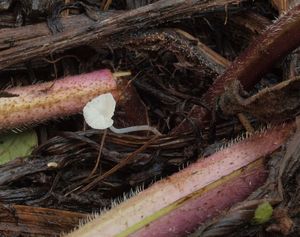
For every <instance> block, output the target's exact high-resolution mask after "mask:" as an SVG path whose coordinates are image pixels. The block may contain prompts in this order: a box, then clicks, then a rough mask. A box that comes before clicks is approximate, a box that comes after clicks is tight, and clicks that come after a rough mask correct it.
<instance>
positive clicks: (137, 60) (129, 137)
mask: <svg viewBox="0 0 300 237" xmlns="http://www.w3.org/2000/svg"><path fill="white" fill-rule="evenodd" d="M299 22H300V5H299V4H297V2H296V1H277V0H268V1H265V0H256V1H252V0H205V1H202V0H194V1H188V0H118V1H116V0H100V1H98V0H97V1H96V0H80V1H79V0H43V1H37V0H26V1H19V0H6V1H1V2H0V75H1V81H0V130H1V134H0V135H1V136H0V137H5V136H7V135H6V133H7V132H15V134H14V137H13V139H12V140H13V141H14V143H13V144H25V143H26V144H27V143H28V144H29V141H28V142H27V141H26V142H25V141H24V138H23V136H22V134H24V132H25V133H26V132H28V131H32V132H33V134H34V135H35V142H34V143H33V142H30V148H29V145H28V147H27V146H26V152H24V153H20V154H19V153H18V154H17V153H15V152H16V151H18V150H19V149H21V148H22V147H21V146H20V145H11V146H8V147H9V148H6V145H7V143H8V142H4V143H3V144H0V146H1V148H2V147H4V148H3V149H4V151H3V153H2V151H1V154H11V155H10V156H11V157H9V161H8V162H4V163H3V164H1V165H0V173H1V175H0V209H1V210H2V212H3V215H2V216H3V217H1V218H0V235H1V236H2V235H3V236H57V235H59V234H63V233H67V232H70V231H71V230H72V229H74V228H75V227H76V226H77V225H78V223H79V222H80V221H83V222H89V221H90V220H91V219H94V217H95V215H94V214H95V213H97V214H96V216H98V214H99V213H105V212H107V211H108V210H111V211H108V212H107V213H108V214H107V215H111V214H110V213H117V211H114V208H116V206H117V205H118V204H120V203H122V202H124V201H125V202H124V203H127V202H126V200H127V199H129V198H131V197H132V196H136V197H135V198H133V199H132V200H131V201H130V200H129V202H128V203H130V202H132V203H133V204H132V205H131V206H133V207H134V205H135V201H134V200H137V199H138V197H146V198H151V197H152V196H151V195H149V196H148V195H146V194H147V192H151V188H152V189H153V187H154V188H155V187H156V185H160V183H168V182H167V180H172V179H173V177H175V178H174V179H175V181H176V179H178V180H179V178H176V177H182V176H181V175H182V174H185V172H187V170H189V169H192V167H193V166H194V165H196V164H198V163H201V164H205V163H206V162H208V163H209V162H211V159H212V158H213V157H215V156H217V155H218V154H225V153H226V152H227V151H231V152H232V153H233V155H232V157H236V159H237V161H236V162H243V161H245V162H246V161H247V158H249V157H250V156H251V155H250V154H252V155H253V154H257V156H259V155H261V154H263V155H262V156H263V157H256V159H257V160H259V161H260V163H259V164H258V163H255V164H256V166H255V165H254V166H251V167H252V168H251V169H250V168H249V167H248V166H247V167H248V168H249V169H248V168H245V169H244V170H241V171H240V173H239V174H240V175H242V176H243V175H245V178H244V179H243V178H242V177H240V176H238V178H237V179H238V180H240V178H241V180H242V179H243V181H241V182H240V183H243V184H245V185H244V186H245V187H246V186H247V190H248V191H249V192H248V191H247V192H246V191H245V193H243V189H239V190H238V191H239V192H236V195H237V196H238V197H239V198H230V195H233V193H234V189H233V188H232V187H235V186H236V185H237V183H239V182H238V181H236V180H237V179H233V178H232V177H231V176H230V174H227V173H226V174H225V175H224V176H222V177H221V176H220V177H219V176H218V174H222V172H223V173H224V172H225V171H226V170H221V171H220V173H218V172H217V170H212V171H211V172H209V173H208V171H207V170H205V168H203V170H201V171H199V172H203V173H205V172H206V173H205V174H207V177H208V178H209V179H210V180H211V179H212V177H214V175H215V176H216V177H218V178H216V179H217V180H214V181H213V183H219V184H220V183H221V184H224V185H219V186H218V187H217V186H213V185H212V184H211V183H210V184H207V186H205V185H204V187H202V189H199V190H202V191H203V193H205V195H206V194H207V197H209V198H206V199H205V198H204V199H203V200H205V201H203V200H202V199H201V198H202V197H204V196H205V195H204V194H203V193H202V191H201V193H202V194H203V195H202V194H201V195H200V196H199V197H200V199H201V200H202V202H203V203H204V204H203V206H204V205H207V206H210V207H215V206H214V204H216V205H217V204H218V205H221V204H222V203H225V201H226V200H227V199H228V200H230V202H226V203H229V204H228V205H227V204H226V205H223V206H222V205H221V206H220V208H219V206H218V208H219V209H218V211H216V212H213V213H214V214H213V215H211V213H210V212H209V210H215V209H214V208H205V207H203V206H201V207H200V208H198V207H197V208H190V209H188V208H187V209H184V208H186V207H190V206H189V205H194V204H191V203H192V201H191V200H192V199H193V198H194V196H193V194H194V193H197V192H199V193H200V191H199V190H194V191H192V194H191V193H189V194H184V195H183V196H182V197H180V200H177V199H176V200H175V196H174V197H173V196H172V198H174V200H173V199H172V198H169V197H170V195H172V192H170V193H168V192H166V193H164V197H163V198H160V199H161V200H172V201H170V202H171V203H168V207H170V206H172V207H173V206H176V207H177V204H178V203H181V204H182V205H181V204H180V205H181V206H180V205H179V206H180V207H179V206H178V209H176V210H175V209H174V210H173V209H168V211H166V209H163V207H161V208H162V209H160V210H157V211H158V213H164V214H163V215H161V216H159V218H158V216H157V219H155V218H154V219H151V220H150V221H149V219H147V220H142V222H143V223H146V222H147V221H148V222H147V225H145V226H142V225H141V226H139V227H136V226H134V228H136V229H135V232H131V233H132V235H134V236H143V234H144V233H150V232H151V230H152V229H151V228H154V229H155V227H156V226H157V223H159V224H160V227H159V228H156V229H157V231H158V232H156V231H155V232H154V231H152V232H153V233H155V236H156V237H158V236H176V233H181V234H180V235H186V236H188V235H189V234H191V236H199V237H200V236H201V237H202V236H298V235H299V233H300V231H299V230H300V227H299V226H300V220H299V206H298V203H299V200H298V199H299V195H298V189H299V185H298V183H299V182H298V181H297V179H298V175H297V173H299V169H300V168H299V164H298V163H299V162H298V158H299V157H298V156H299V155H298V154H299V147H300V146H299V128H298V127H297V126H299V125H296V127H297V129H296V131H295V132H294V133H292V131H294V127H295V125H294V124H295V121H296V124H297V119H296V118H297V116H299V113H300V104H299V101H300V80H299V76H300V75H299V73H300V60H299V59H300V56H299V46H300V33H299V32H300V31H299ZM104 72H106V73H108V74H109V78H106V77H105V78H106V79H105V80H102V81H101V78H100V77H102V76H103V75H104V74H103V73H104ZM108 74H107V75H108ZM91 75H92V77H90V76H91ZM101 75H102V76H101ZM117 75H119V77H118V76H117ZM120 75H122V76H120ZM76 78H77V79H76ZM116 78H117V79H116ZM78 81H81V83H82V84H80V85H78V84H77V82H78ZM106 82H107V83H106ZM103 93H112V95H113V96H114V98H115V99H116V108H115V111H114V115H113V117H112V120H113V123H114V124H113V125H114V126H115V127H116V128H128V127H130V128H132V127H133V128H135V131H134V132H133V133H130V134H118V133H116V130H114V129H112V130H100V129H99V130H98V129H92V128H90V127H89V125H88V124H87V123H86V122H85V120H84V118H83V115H82V112H83V108H84V106H85V105H86V104H87V103H88V102H89V101H91V100H92V99H93V98H95V97H97V96H99V95H100V94H103ZM53 98H54V99H55V100H53ZM90 115H91V116H92V117H93V114H90ZM97 118H98V117H97ZM98 119H99V118H98ZM110 122H111V121H110ZM136 128H139V129H136ZM141 128H148V130H149V128H150V131H147V130H143V129H141ZM29 129H30V130H29ZM151 131H155V134H153V133H152V132H151ZM270 131H273V132H274V133H276V134H277V133H278V134H279V133H280V134H281V133H282V134H284V139H283V140H280V142H278V140H276V139H277V137H278V136H275V135H274V136H272V135H268V134H270ZM271 133H272V132H271ZM265 137H268V139H266V140H264V138H265ZM289 137H290V139H289V141H288V142H286V140H287V139H288V138H289ZM252 139H253V140H252ZM0 140H1V139H0ZM37 140H38V141H37ZM249 141H251V142H249ZM24 142H25V143H24ZM252 142H253V143H252ZM256 143H257V144H258V145H259V149H261V150H260V152H258V153H259V154H258V153H255V152H254V151H255V149H257V148H258V146H256V148H255V147H253V144H256ZM266 144H272V149H271V150H270V151H267V148H268V146H267V145H266ZM31 145H32V146H34V145H36V146H35V148H34V149H33V147H32V146H31ZM15 146H17V147H15ZM27 148H28V149H27ZM242 148H243V149H244V150H247V155H245V154H246V153H243V155H240V154H242V153H241V152H243V150H241V149H242ZM273 148H274V149H273ZM12 150H13V151H12ZM28 151H29V152H28ZM251 151H252V152H251ZM1 154H0V160H1V159H4V158H5V157H4V155H1ZM226 154H227V153H226ZM226 154H225V155H222V157H221V158H220V159H221V160H222V158H224V159H225V158H226V157H227V156H226ZM20 155H21V156H23V155H24V156H25V157H19V156H20ZM266 155H268V156H266ZM245 156H246V157H245ZM241 157H244V158H243V159H245V160H239V159H242V158H241ZM251 157H252V156H251ZM249 159H250V158H249ZM236 162H233V164H235V163H236ZM252 165H253V164H252ZM228 166H229V167H230V164H228ZM253 167H254V168H253ZM223 168H224V167H223ZM224 169H225V168H224ZM241 169H243V168H241ZM249 170H252V171H253V170H254V171H255V172H257V174H259V175H257V177H255V175H253V174H254V173H255V172H254V171H253V172H254V173H253V172H252V173H251V172H250V171H249ZM247 172H248V173H247ZM250 173H251V175H250ZM229 176H230V177H231V178H230V177H229ZM267 176H268V177H267ZM192 177H193V175H192V174H189V176H188V177H186V179H184V180H187V183H188V181H189V180H192ZM243 177H244V176H243ZM250 177H253V183H251V182H250V183H249V182H248V181H249V180H252V179H250ZM259 177H263V178H262V179H259ZM161 179H162V181H159V182H157V184H156V181H158V180H161ZM225 179H226V180H227V181H226V182H224V183H222V182H223V181H222V180H225ZM265 180H266V181H265ZM256 181H257V182H256ZM258 181H259V182H258ZM262 183H264V184H262ZM252 184H253V185H254V184H255V185H256V184H257V186H255V185H254V186H251V185H252ZM180 185H183V183H181V182H179V183H178V187H179V188H180V187H181V186H180ZM195 187H196V186H195ZM206 187H207V190H206ZM226 187H228V189H229V190H233V191H232V192H231V191H230V192H229V191H228V190H227V192H226V190H225V191H224V190H223V189H222V188H226ZM185 188H186V186H184V187H182V190H185ZM143 190H144V191H143ZM148 190H150V191H148ZM220 190H221V191H220ZM245 190H246V188H245ZM253 190H255V191H254V192H252V191H253ZM177 191H178V190H176V192H177ZM179 191H180V190H179ZM219 191H220V192H219ZM223 191H224V192H223ZM206 192H207V193H206ZM138 193H139V194H138ZM145 193H146V194H145ZM162 193H163V192H160V191H158V192H157V195H158V197H159V194H162ZM250 193H251V194H250ZM221 194H224V195H225V196H226V197H227V199H226V200H225V199H222V198H225V197H224V195H221ZM249 194H250V196H249ZM197 197H198V196H197ZM205 197H206V196H205ZM241 197H242V198H241ZM217 198H220V199H217ZM154 199H155V198H154ZM154 199H153V200H154ZM194 199H195V200H198V199H197V198H194ZM194 199H193V200H194ZM245 199H246V200H245ZM145 200H146V199H145ZM155 200H156V199H155ZM218 200H219V201H218ZM190 201H191V202H190ZM223 201H224V202H223ZM196 202H197V203H201V202H200V201H199V202H198V201H195V203H196ZM265 203H268V204H269V205H270V206H271V207H272V208H273V211H272V215H271V212H270V208H269V209H268V208H267V209H268V210H267V211H265V210H263V211H262V212H263V213H259V214H257V215H256V214H255V210H259V209H260V208H258V207H261V206H260V205H265ZM175 204H176V205H175ZM121 205H122V204H121ZM124 205H126V204H124ZM146 205H147V204H146ZM201 205H202V204H201ZM232 205H233V206H232ZM270 206H268V207H270ZM147 207H148V205H147ZM149 207H151V205H150V204H149ZM154 209H155V208H153V210H154ZM115 210H118V209H115ZM181 210H192V213H195V212H197V213H196V214H195V215H193V218H192V217H191V218H187V216H188V211H186V212H185V211H181ZM201 210H204V211H205V212H204V211H201ZM176 211H177V212H176ZM120 213H121V214H122V212H120ZM140 213H142V211H141V212H140ZM178 213H179V214H178ZM203 213H206V214H207V215H206V214H205V215H204V214H203ZM137 214H138V213H137ZM202 214H203V215H202ZM114 215H115V216H113V217H112V218H110V220H117V219H118V218H120V217H121V216H118V215H119V214H118V213H117V214H114ZM101 216H102V215H100V217H99V218H101ZM103 216H104V217H105V214H104V215H103ZM169 216H175V217H176V218H171V219H172V220H173V221H177V220H188V221H184V222H181V224H178V225H180V226H179V227H178V228H177V229H176V228H175V227H174V226H169V227H168V228H167V229H166V228H165V227H166V226H167V225H168V223H169V224H170V223H171V222H168V221H167V219H168V217H169ZM199 216H201V218H202V217H203V216H205V218H202V219H201V218H200V217H199ZM212 216H214V219H213V220H212V219H211V217H212ZM255 216H256V217H257V218H256V219H257V220H259V221H257V222H256V223H254V221H253V220H254V219H255ZM179 217H180V218H179ZM97 218H98V217H97ZM185 218H186V219H185ZM197 218H200V219H197ZM36 219H38V221H37V223H36V224H33V220H36ZM82 219H85V220H82ZM121 219H122V220H126V218H121ZM128 223H129V222H128ZM178 223H179V222H178ZM187 223H189V224H188V225H189V226H191V229H189V230H188V231H189V233H186V232H184V233H185V234H183V232H180V231H184V230H185V226H187V225H186V224H187ZM114 225H117V223H113V225H112V226H113V227H114ZM88 226H89V225H88ZM77 228H79V232H80V228H85V227H82V225H80V226H79V227H77ZM126 228H127V227H126ZM130 228H131V226H128V229H125V230H124V231H125V232H124V233H129V232H130V231H132V229H130ZM132 228H133V227H132ZM129 229H130V230H129ZM92 231H93V229H92ZM144 231H146V232H144ZM147 231H150V232H147ZM170 231H171V232H170ZM176 231H177V232H176ZM79 232H78V233H79ZM74 233H76V232H74ZM86 233H90V232H86ZM170 233H172V234H173V235H168V234H170ZM178 235H179V234H178ZM178 235H177V236H178ZM107 236H109V234H108V235H107ZM89 237H90V236H89Z"/></svg>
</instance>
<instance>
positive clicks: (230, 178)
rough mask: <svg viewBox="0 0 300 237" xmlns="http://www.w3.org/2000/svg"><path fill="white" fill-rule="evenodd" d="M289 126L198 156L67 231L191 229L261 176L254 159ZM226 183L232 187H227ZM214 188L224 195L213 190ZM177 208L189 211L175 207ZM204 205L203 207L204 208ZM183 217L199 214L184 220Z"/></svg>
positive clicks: (88, 234)
mask: <svg viewBox="0 0 300 237" xmlns="http://www.w3.org/2000/svg"><path fill="white" fill-rule="evenodd" d="M293 128H294V125H293V124H288V125H285V126H278V127H274V128H272V129H270V130H268V131H265V132H262V133H259V134H255V135H253V136H252V137H250V138H247V139H245V140H243V141H241V142H239V143H236V144H234V145H232V146H230V147H228V148H225V149H223V150H221V151H219V152H216V153H215V154H213V155H211V156H210V157H207V158H205V159H201V160H199V161H198V162H196V163H194V164H192V165H190V166H189V167H187V168H186V169H184V170H182V171H180V172H178V173H176V174H174V175H172V176H170V177H168V178H166V179H163V180H161V181H159V182H157V183H155V184H154V185H152V186H151V187H149V188H148V189H146V190H145V191H143V192H141V193H139V194H137V195H136V196H134V197H132V198H131V199H129V200H127V201H125V202H123V203H121V204H120V205H119V206H117V207H115V208H113V209H112V210H110V211H109V212H107V213H104V214H103V215H100V216H99V217H96V218H95V219H94V220H92V221H91V222H89V223H87V224H86V225H84V226H82V227H81V228H80V229H78V230H77V231H75V232H73V233H71V234H69V235H68V237H79V236H80V237H96V236H106V237H110V236H119V237H121V236H135V237H140V236H155V237H162V236H170V237H172V236H178V233H186V232H188V231H192V230H193V228H195V227H196V226H197V225H198V224H199V223H201V222H204V221H207V220H209V219H210V218H211V217H213V216H214V215H217V214H218V213H219V212H221V211H223V210H224V208H226V207H229V206H231V205H233V204H234V203H235V201H241V200H242V199H243V198H245V197H246V196H247V195H249V194H250V193H251V192H252V191H253V190H254V189H256V188H257V187H258V186H259V185H260V184H262V183H263V182H264V181H265V177H266V176H265V175H263V173H264V172H265V168H264V167H263V165H262V162H261V163H259V162H258V160H259V159H261V158H263V157H265V156H266V155H268V154H270V153H272V152H274V151H275V150H276V149H278V148H279V147H280V146H281V145H282V144H284V143H285V141H286V140H287V138H288V137H289V136H290V135H291V133H292V131H293ZM258 164H260V165H258ZM253 167H254V168H253ZM251 173H252V174H251ZM242 179H244V181H243V180H242ZM245 180H246V181H245ZM228 182H229V183H228ZM251 184H253V186H251ZM228 185H229V186H228ZM239 185H240V186H239ZM226 187H228V188H229V187H230V188H229V189H228V190H227V191H226V190H225V189H226ZM224 188H225V189H224ZM218 189H219V190H218ZM216 190H217V191H221V194H222V193H224V194H225V195H219V196H218V195H216V196H215V195H214V193H216ZM230 190H231V191H230ZM233 190H238V191H237V192H234V191H233ZM228 191H229V192H228ZM217 193H218V192H217ZM180 208H181V210H188V211H178V210H180ZM182 208H183V209H182ZM203 208H207V210H206V211H202V209H203ZM185 215H186V216H185ZM185 217H186V218H187V219H189V217H197V218H191V219H189V221H188V222H186V221H183V219H184V218H185ZM187 219H185V220H187ZM179 225H180V226H179ZM176 228H177V230H176ZM174 230H176V231H174ZM152 231H154V232H153V234H150V232H152ZM177 231H178V232H177Z"/></svg>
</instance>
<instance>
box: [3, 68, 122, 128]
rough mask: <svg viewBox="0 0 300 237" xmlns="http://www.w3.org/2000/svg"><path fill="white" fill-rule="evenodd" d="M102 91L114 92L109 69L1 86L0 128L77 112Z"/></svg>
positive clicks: (114, 81) (112, 77)
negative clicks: (33, 83)
mask: <svg viewBox="0 0 300 237" xmlns="http://www.w3.org/2000/svg"><path fill="white" fill-rule="evenodd" d="M106 92H111V93H114V94H115V96H116V97H117V96H118V94H117V82H116V79H115V78H114V76H113V74H112V73H111V72H110V71H109V70H98V71H95V72H91V73H86V74H81V75H77V76H69V77H66V78H64V79H60V80H56V81H52V82H46V83H41V84H35V85H31V86H26V87H16V88H11V89H8V90H5V91H3V93H2V94H3V96H2V97H1V98H0V130H7V129H12V128H18V127H23V126H27V125H31V124H35V123H41V122H44V121H46V120H49V119H54V118H61V117H63V116H69V115H73V114H76V113H79V112H81V111H82V108H83V107H84V105H85V104H86V103H87V102H88V101H89V100H91V99H92V98H94V97H96V96H97V95H99V94H102V93H106Z"/></svg>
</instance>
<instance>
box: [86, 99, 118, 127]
mask: <svg viewBox="0 0 300 237" xmlns="http://www.w3.org/2000/svg"><path fill="white" fill-rule="evenodd" d="M115 108H116V101H115V99H114V97H113V96H112V94H111V93H106V94H102V95H99V96H97V97H95V98H94V99H92V100H91V101H90V102H88V103H87V104H86V105H85V106H84V108H83V116H84V119H85V121H86V123H87V124H88V125H89V126H90V127H91V128H94V129H106V128H109V127H111V126H112V125H113V123H114V121H113V120H112V117H113V115H114V112H115Z"/></svg>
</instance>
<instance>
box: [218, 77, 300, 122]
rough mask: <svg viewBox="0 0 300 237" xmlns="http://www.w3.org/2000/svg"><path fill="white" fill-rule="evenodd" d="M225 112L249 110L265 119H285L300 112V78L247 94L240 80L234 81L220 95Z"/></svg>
mask: <svg viewBox="0 0 300 237" xmlns="http://www.w3.org/2000/svg"><path fill="white" fill-rule="evenodd" d="M219 106H220V108H221V110H222V113H223V114H226V115H235V114H237V113H241V112H247V113H250V114H251V115H253V116H255V117H257V118H259V119H261V120H263V121H270V120H272V121H283V120H287V119H291V118H293V117H295V116H296V115H297V114H299V113H300V79H299V78H295V79H291V80H286V81H283V82H281V83H278V84H277V85H275V86H272V87H269V88H266V89H263V90H261V91H260V92H258V93H257V94H255V95H253V96H247V93H246V92H245V91H244V90H243V88H242V86H241V84H240V82H239V81H233V82H232V83H231V84H230V85H228V87H225V92H224V93H223V95H222V96H221V97H220V100H219Z"/></svg>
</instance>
